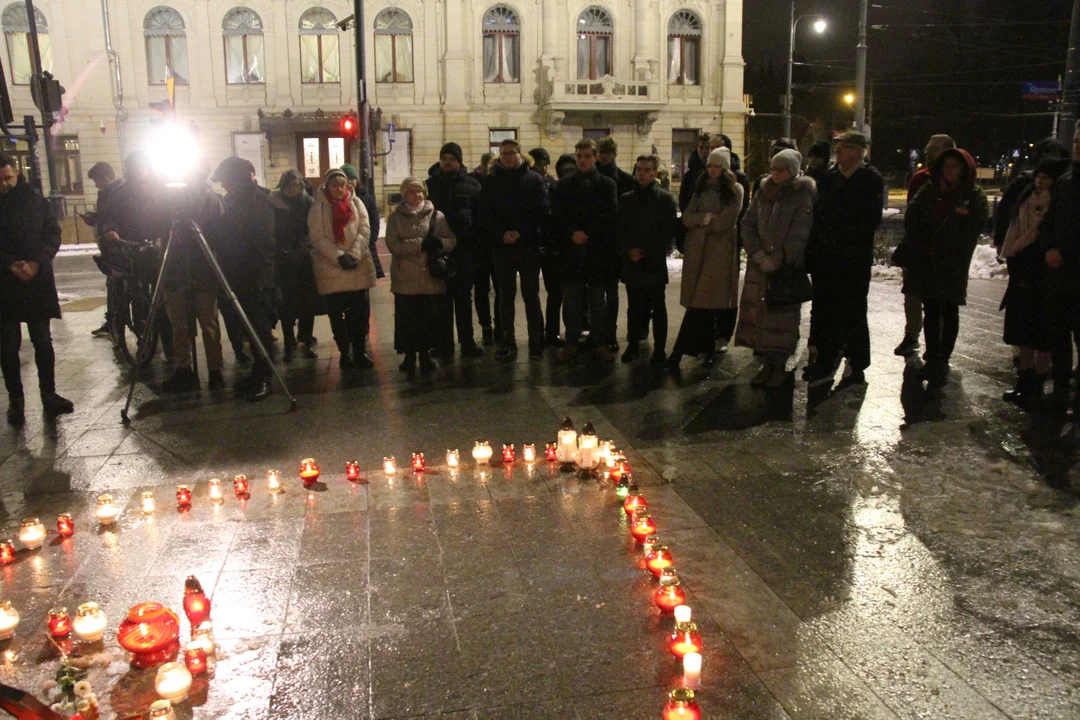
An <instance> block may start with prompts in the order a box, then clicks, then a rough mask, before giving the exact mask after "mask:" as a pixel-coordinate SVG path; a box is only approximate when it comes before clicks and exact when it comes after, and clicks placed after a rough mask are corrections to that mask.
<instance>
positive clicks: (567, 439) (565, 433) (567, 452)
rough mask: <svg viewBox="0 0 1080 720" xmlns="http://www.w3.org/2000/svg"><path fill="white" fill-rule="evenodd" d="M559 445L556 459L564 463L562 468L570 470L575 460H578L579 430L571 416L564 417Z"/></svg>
mask: <svg viewBox="0 0 1080 720" xmlns="http://www.w3.org/2000/svg"><path fill="white" fill-rule="evenodd" d="M558 437H559V446H558V450H557V452H556V459H558V461H559V462H560V463H562V469H563V471H564V472H570V471H571V470H573V469H574V461H575V460H577V439H578V436H577V430H575V429H574V423H573V421H571V420H570V418H563V421H562V426H561V427H560V428H559V436H558Z"/></svg>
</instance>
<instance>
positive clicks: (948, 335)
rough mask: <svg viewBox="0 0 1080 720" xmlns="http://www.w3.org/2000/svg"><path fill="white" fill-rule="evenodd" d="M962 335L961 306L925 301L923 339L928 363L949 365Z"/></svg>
mask: <svg viewBox="0 0 1080 720" xmlns="http://www.w3.org/2000/svg"><path fill="white" fill-rule="evenodd" d="M959 334H960V306H959V305H957V304H956V303H947V302H940V301H937V300H923V337H924V339H925V340H926V355H925V356H924V357H925V359H926V361H927V362H940V363H947V362H949V358H950V357H952V353H953V349H954V348H956V336H957V335H959Z"/></svg>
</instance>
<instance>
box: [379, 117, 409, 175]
mask: <svg viewBox="0 0 1080 720" xmlns="http://www.w3.org/2000/svg"><path fill="white" fill-rule="evenodd" d="M396 135H397V137H396V138H395V139H394V144H393V145H391V144H390V139H389V137H388V136H387V134H386V133H385V132H383V133H382V150H383V152H386V151H387V150H389V151H390V154H389V155H387V156H386V157H385V158H383V161H384V165H383V185H384V186H385V187H386V188H387V189H388V190H389V189H395V190H396V188H397V186H398V185H400V184H401V181H402V180H404V179H405V178H407V177H409V176H410V175H412V142H411V140H412V131H411V130H397V131H396Z"/></svg>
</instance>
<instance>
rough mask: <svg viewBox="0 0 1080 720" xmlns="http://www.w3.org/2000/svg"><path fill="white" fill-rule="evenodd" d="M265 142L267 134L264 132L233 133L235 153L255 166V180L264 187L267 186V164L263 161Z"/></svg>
mask: <svg viewBox="0 0 1080 720" xmlns="http://www.w3.org/2000/svg"><path fill="white" fill-rule="evenodd" d="M265 144H266V136H265V135H263V134H262V133H246V132H234V133H233V155H235V156H236V157H240V158H244V159H245V160H247V161H248V162H250V163H251V164H252V165H254V166H255V181H256V182H257V183H259V184H260V185H262V186H263V187H266V166H265V164H264V162H263V149H264V147H265Z"/></svg>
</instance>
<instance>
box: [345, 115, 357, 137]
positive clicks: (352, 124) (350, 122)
mask: <svg viewBox="0 0 1080 720" xmlns="http://www.w3.org/2000/svg"><path fill="white" fill-rule="evenodd" d="M359 133H360V123H359V122H358V120H357V117H356V114H355V113H348V114H346V115H345V116H343V117H342V118H341V134H342V135H344V136H345V137H347V138H350V139H354V140H355V139H356V137H357V136H358V135H359Z"/></svg>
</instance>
